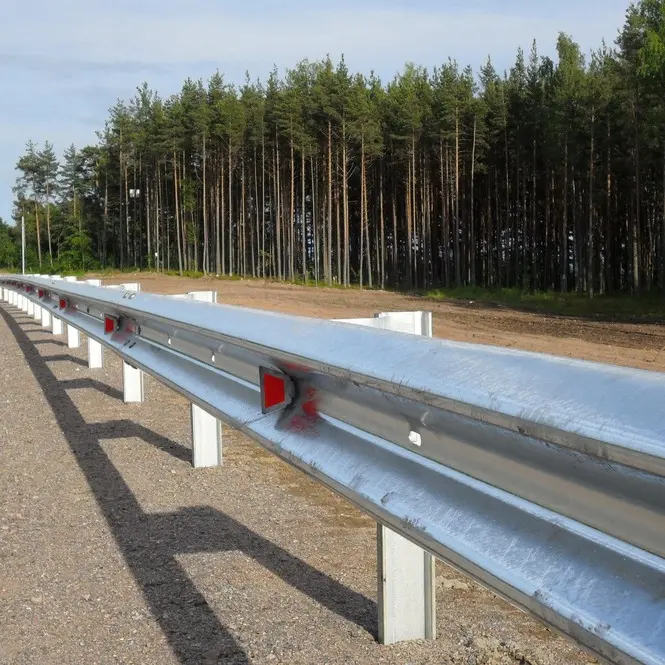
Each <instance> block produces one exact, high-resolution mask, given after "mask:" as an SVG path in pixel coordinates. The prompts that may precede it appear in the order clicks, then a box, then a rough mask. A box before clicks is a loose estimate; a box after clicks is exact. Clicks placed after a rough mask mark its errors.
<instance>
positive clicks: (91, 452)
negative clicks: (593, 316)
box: [0, 275, 665, 665]
mask: <svg viewBox="0 0 665 665" xmlns="http://www.w3.org/2000/svg"><path fill="white" fill-rule="evenodd" d="M123 281H124V282H126V281H141V285H142V288H143V290H146V291H153V292H163V293H179V292H184V291H187V290H195V289H207V288H216V289H217V290H218V292H219V293H218V300H219V302H223V303H229V304H237V305H246V306H252V307H257V308H263V309H272V310H280V311H284V312H290V313H295V314H301V315H311V316H318V317H330V318H332V317H348V316H368V315H371V314H372V313H374V312H376V311H388V310H406V309H431V310H432V311H433V312H434V322H435V334H436V335H438V336H441V337H448V338H451V339H458V340H466V341H473V342H478V343H488V344H502V345H506V346H515V347H520V348H525V349H529V350H537V351H548V352H553V353H558V354H562V355H570V356H577V357H584V358H590V359H594V360H598V361H603V362H615V363H621V364H628V365H634V366H637V367H645V368H649V369H659V370H662V369H664V368H665V354H663V347H665V332H664V331H663V330H662V329H661V328H659V327H658V326H646V325H626V324H609V323H602V322H589V321H580V320H573V319H557V318H551V317H546V316H541V315H534V314H524V313H518V312H513V311H510V310H507V309H500V308H478V307H476V306H474V305H473V304H466V305H465V304H448V303H434V302H432V301H425V300H422V299H418V298H413V297H406V296H400V295H395V294H389V293H377V292H365V293H362V292H359V291H350V292H344V291H340V290H336V289H321V290H313V289H305V288H299V287H294V286H284V285H275V284H261V283H257V282H240V281H223V282H219V281H212V280H201V279H197V280H187V279H180V278H168V277H167V278H164V277H161V276H150V275H140V276H129V275H123V276H122V277H121V278H120V279H116V280H105V283H121V282H123ZM85 360H86V348H85V343H84V344H83V345H82V347H81V348H78V349H67V347H66V346H65V345H64V343H63V341H62V338H60V339H59V338H54V337H53V335H51V334H50V333H49V332H47V331H44V330H43V329H42V328H41V327H40V326H39V325H38V324H37V322H35V321H33V320H30V319H28V317H27V316H25V315H24V314H23V313H22V312H19V311H18V310H16V309H15V308H11V307H9V306H8V305H6V304H4V303H2V304H0V367H1V368H2V370H1V373H0V379H1V381H0V665H42V664H44V665H46V664H48V665H69V664H72V665H73V664H78V663H85V664H86V665H93V664H99V665H101V664H104V665H106V664H107V663H108V664H111V663H113V664H115V663H126V664H136V665H139V664H146V665H150V664H153V663H154V664H159V665H161V664H165V665H172V664H176V665H177V664H192V665H193V664H202V665H215V664H218V665H219V664H221V663H231V664H236V665H239V664H245V663H284V664H289V665H290V664H302V665H305V664H310V663H312V664H319V663H320V664H329V665H333V664H340V665H341V664H346V663H357V664H358V665H373V664H375V663H377V664H391V665H419V664H423V665H424V664H432V665H433V664H435V663H441V664H449V663H450V664H454V665H515V664H517V663H519V664H521V665H564V664H570V665H581V664H582V663H588V662H592V660H593V659H591V658H590V657H589V656H587V655H586V654H585V653H583V652H581V651H580V650H579V649H577V648H576V647H575V646H574V645H572V644H570V643H569V642H568V641H566V640H564V639H563V638H560V637H558V636H557V635H555V634H553V633H552V632H550V631H549V630H548V629H546V628H545V627H543V626H542V625H540V624H539V623H538V622H536V621H534V620H532V619H531V618H529V617H528V616H527V615H525V614H523V613H521V612H520V611H518V610H516V609H515V608H513V607H511V606H510V605H509V604H507V603H505V602H504V601H502V600H500V599H498V598H496V597H495V596H493V595H492V594H491V593H489V592H487V591H485V590H484V589H482V588H480V587H478V586H477V585H476V584H474V583H473V582H471V581H469V580H468V579H464V578H462V576H460V575H459V574H458V573H456V572H455V571H453V570H452V569H450V568H448V567H447V566H445V565H444V564H442V563H438V564H437V631H438V638H437V640H436V641H435V642H424V641H423V642H411V643H405V644H398V645H393V646H388V647H387V646H381V645H379V644H377V643H376V639H375V634H376V579H375V576H376V563H375V525H374V523H373V522H372V520H370V519H369V518H367V517H365V516H363V515H362V514H361V513H359V512H358V511H357V510H355V509H354V508H353V507H352V506H350V505H349V504H347V503H346V502H345V501H344V500H342V499H340V498H338V497H336V496H335V495H333V494H331V493H330V492H329V491H327V490H326V489H324V488H323V487H321V486H319V485H317V484H315V483H314V482H312V481H309V480H308V479H307V478H306V477H305V476H304V475H303V474H301V473H299V472H297V471H295V470H293V469H292V468H290V467H288V466H287V465H285V464H284V463H282V462H281V461H280V460H278V459H276V458H274V457H272V456H270V455H268V454H267V453H264V452H263V451H262V450H261V449H259V448H258V447H257V446H255V445H254V444H252V443H250V442H249V441H247V440H246V439H245V438H244V437H242V436H240V435H238V434H237V433H235V432H233V431H231V430H229V429H225V430H224V466H222V467H221V468H217V469H205V470H195V469H193V468H192V467H191V437H190V431H189V427H190V424H189V409H188V404H187V402H186V401H185V400H184V399H182V398H180V397H179V396H177V395H175V394H174V393H172V392H171V391H169V390H167V389H166V388H164V387H163V386H161V385H159V384H157V383H156V382H154V381H152V380H150V379H148V380H147V382H146V401H145V402H144V403H143V404H139V405H125V404H123V403H122V400H121V378H120V362H119V360H118V359H117V358H115V357H112V356H111V354H106V356H105V366H104V368H103V369H101V370H88V369H87V364H86V362H85Z"/></svg>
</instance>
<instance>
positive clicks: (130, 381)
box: [122, 360, 143, 404]
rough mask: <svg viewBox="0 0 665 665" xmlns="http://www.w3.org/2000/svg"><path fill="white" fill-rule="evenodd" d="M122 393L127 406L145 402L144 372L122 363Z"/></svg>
mask: <svg viewBox="0 0 665 665" xmlns="http://www.w3.org/2000/svg"><path fill="white" fill-rule="evenodd" d="M122 393H123V401H124V402H125V404H131V403H137V402H142V401H143V372H142V371H141V370H140V369H138V368H137V367H132V366H131V365H130V364H128V363H126V362H125V361H124V360H123V361H122Z"/></svg>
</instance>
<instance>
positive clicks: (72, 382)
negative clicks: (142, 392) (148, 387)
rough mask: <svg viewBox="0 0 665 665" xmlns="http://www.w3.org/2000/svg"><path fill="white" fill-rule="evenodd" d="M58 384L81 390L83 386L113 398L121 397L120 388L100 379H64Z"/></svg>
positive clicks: (69, 388) (68, 388)
mask: <svg viewBox="0 0 665 665" xmlns="http://www.w3.org/2000/svg"><path fill="white" fill-rule="evenodd" d="M86 366H87V365H86ZM60 386H61V387H62V388H64V389H65V390H82V389H85V388H92V389H93V390H97V391H98V392H100V393H102V394H103V395H108V396H109V397H113V398H114V399H122V397H123V395H122V391H121V390H118V389H117V388H114V387H113V386H109V385H107V384H106V383H102V382H101V381H97V379H90V378H86V379H65V380H63V381H60Z"/></svg>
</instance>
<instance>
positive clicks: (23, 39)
mask: <svg viewBox="0 0 665 665" xmlns="http://www.w3.org/2000/svg"><path fill="white" fill-rule="evenodd" d="M625 2H627V0H575V4H573V2H572V0H571V1H570V2H569V0H560V2H559V3H557V4H551V3H549V4H548V5H547V6H545V5H543V4H541V3H540V2H536V3H533V2H529V1H528V0H501V2H499V1H498V0H381V1H379V0H337V2H336V3H334V4H333V5H332V6H333V9H327V8H324V7H323V6H322V5H321V6H319V5H317V2H316V0H307V2H305V1H304V0H281V1H280V2H279V3H277V2H268V0H263V1H261V0H244V2H241V3H238V2H230V1H229V0H113V1H112V2H109V1H108V0H0V31H1V32H2V40H1V41H0V89H1V90H2V94H3V102H2V103H0V216H3V217H7V216H8V215H9V213H10V210H11V185H12V184H13V181H14V177H15V174H14V170H13V166H14V163H15V161H16V159H17V158H18V156H19V154H20V153H21V151H22V150H23V146H24V145H25V142H26V141H27V139H29V138H33V139H34V140H36V141H40V142H43V141H44V140H46V139H49V140H52V141H53V142H54V143H55V144H56V147H57V148H58V149H63V148H64V147H66V146H67V145H69V144H70V143H71V142H76V143H77V144H80V143H82V142H86V141H93V140H94V129H97V128H101V127H102V126H103V123H104V120H105V119H106V111H107V109H108V107H109V106H111V105H113V104H114V103H115V101H116V99H117V98H118V97H121V98H124V99H126V98H129V97H130V96H132V95H133V94H134V91H135V87H136V86H137V85H138V84H140V83H141V81H143V80H147V81H148V82H149V84H150V85H151V87H153V88H155V89H157V90H158V91H160V93H162V94H163V95H168V94H171V93H173V92H175V91H176V90H178V89H179V88H180V86H181V84H182V80H183V79H184V78H185V77H186V76H192V77H194V78H198V77H206V76H208V75H210V74H211V73H212V72H213V71H214V70H215V69H216V68H219V70H220V71H222V72H225V73H226V74H227V78H228V79H230V80H233V81H240V80H241V79H242V77H243V74H244V71H245V70H246V69H248V70H249V71H250V72H251V73H252V75H253V76H259V77H265V76H266V75H267V73H268V72H269V71H270V69H271V68H272V66H273V64H276V65H277V66H278V67H279V68H280V69H282V70H283V69H285V68H288V67H291V66H293V65H294V64H296V63H297V62H298V61H299V60H301V59H303V58H309V59H310V60H316V59H319V58H323V57H325V56H326V54H330V56H331V57H332V58H333V59H335V60H336V59H338V58H339V56H340V55H341V54H344V56H345V58H346V61H347V64H348V66H349V68H350V69H351V70H352V71H358V70H360V71H364V72H368V71H369V70H370V69H374V70H375V71H376V72H377V73H378V74H379V75H380V76H382V78H384V79H386V78H390V77H391V76H392V75H393V74H394V73H395V72H396V71H398V70H400V69H401V68H402V66H403V64H404V62H406V61H409V60H410V61H413V62H416V63H418V64H422V65H425V66H427V67H428V68H431V67H432V66H434V65H437V64H441V63H443V62H445V61H446V60H447V59H448V57H453V58H455V59H457V60H458V62H459V63H460V64H461V65H466V64H471V65H472V66H474V67H475V68H477V67H478V65H479V64H481V63H482V62H483V61H484V60H485V58H486V57H487V55H488V54H491V55H492V59H493V61H494V63H495V65H496V66H497V68H498V69H500V70H501V69H503V68H505V67H509V66H510V65H511V64H512V62H513V61H514V57H515V52H516V49H517V47H518V46H522V47H523V48H524V49H525V50H528V48H529V46H530V44H531V41H532V39H534V38H535V39H536V40H537V41H538V43H539V49H540V51H541V53H542V54H553V52H554V44H555V41H556V36H557V34H558V32H559V31H560V30H563V31H565V32H568V33H569V34H571V35H572V36H573V38H575V39H576V40H577V41H579V42H580V44H581V45H582V49H583V50H584V51H588V50H589V49H590V48H592V47H596V46H598V45H599V44H600V40H601V38H602V37H606V38H607V40H608V41H609V42H610V43H611V42H612V41H613V40H614V36H615V35H616V31H617V28H618V27H620V25H621V23H622V21H623V10H624V8H625ZM446 7H447V8H446ZM36 18H38V20H35V19H36Z"/></svg>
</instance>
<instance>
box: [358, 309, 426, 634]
mask: <svg viewBox="0 0 665 665" xmlns="http://www.w3.org/2000/svg"><path fill="white" fill-rule="evenodd" d="M345 321H346V322H347V323H355V324H357V325H364V326H371V327H376V328H384V329H386V330H395V331H397V332H403V333H409V334H412V335H423V336H426V337H431V336H432V313H431V312H381V313H379V314H375V315H374V319H345ZM376 527H377V528H376V573H377V586H378V609H379V642H380V643H381V644H394V643H395V642H402V641H404V640H418V639H427V640H433V639H434V638H435V637H436V597H435V583H436V574H435V570H434V563H435V559H434V557H433V556H432V555H431V554H429V552H425V550H423V549H421V548H420V547H418V546H417V545H414V544H413V543H412V542H411V541H410V540H407V539H406V538H404V537H403V536H400V535H399V534H398V533H395V532H394V531H392V530H391V529H389V528H388V527H386V526H384V525H383V524H380V523H378V522H377V525H376Z"/></svg>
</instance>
